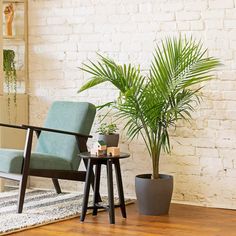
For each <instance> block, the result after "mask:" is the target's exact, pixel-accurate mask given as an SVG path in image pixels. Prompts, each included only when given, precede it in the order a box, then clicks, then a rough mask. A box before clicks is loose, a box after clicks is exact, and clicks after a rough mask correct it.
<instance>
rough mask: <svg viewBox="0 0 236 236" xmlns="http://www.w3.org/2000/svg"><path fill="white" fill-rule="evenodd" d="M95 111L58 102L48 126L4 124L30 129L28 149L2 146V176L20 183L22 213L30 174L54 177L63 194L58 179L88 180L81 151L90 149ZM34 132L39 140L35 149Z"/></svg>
mask: <svg viewBox="0 0 236 236" xmlns="http://www.w3.org/2000/svg"><path fill="white" fill-rule="evenodd" d="M95 113H96V108H95V106H94V105H93V104H91V103H87V102H65V101H57V102H54V103H53V104H52V106H51V108H50V110H49V112H48V115H47V118H46V121H45V124H44V127H36V126H30V125H22V126H16V125H8V124H0V126H5V127H9V128H16V129H25V130H26V132H27V135H26V142H25V149H24V150H14V149H0V177H2V178H7V179H13V180H17V181H19V182H20V185H19V198H18V213H21V212H22V210H23V203H24V197H25V191H26V184H27V179H28V176H39V177H46V178H51V179H52V181H53V184H54V187H55V189H56V192H57V193H61V188H60V185H59V182H58V179H68V180H76V181H85V176H86V171H78V168H79V165H80V159H79V158H78V153H79V152H86V151H87V145H86V143H87V139H88V138H90V137H91V136H89V133H90V129H91V127H92V124H93V120H94V117H95ZM34 132H35V133H36V136H37V138H38V141H37V145H36V149H35V151H33V152H32V151H31V148H32V140H33V133H34ZM85 166H87V163H86V162H85Z"/></svg>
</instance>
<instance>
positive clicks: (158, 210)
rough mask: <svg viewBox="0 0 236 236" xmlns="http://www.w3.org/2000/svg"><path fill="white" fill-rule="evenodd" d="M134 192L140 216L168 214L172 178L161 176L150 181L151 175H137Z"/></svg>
mask: <svg viewBox="0 0 236 236" xmlns="http://www.w3.org/2000/svg"><path fill="white" fill-rule="evenodd" d="M135 190H136V196H137V200H138V207H139V212H140V214H143V215H165V214H168V212H169V207H170V202H171V197H172V192H173V176H171V175H163V174H161V175H160V178H159V179H151V174H142V175H137V176H136V177H135Z"/></svg>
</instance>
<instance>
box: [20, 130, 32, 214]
mask: <svg viewBox="0 0 236 236" xmlns="http://www.w3.org/2000/svg"><path fill="white" fill-rule="evenodd" d="M32 140H33V130H32V129H27V135H26V144H25V150H24V161H23V165H22V178H21V180H20V188H19V196H18V213H22V210H23V204H24V199H25V190H26V185H27V179H28V175H29V166H30V155H31V147H32Z"/></svg>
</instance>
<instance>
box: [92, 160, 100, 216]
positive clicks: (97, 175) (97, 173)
mask: <svg viewBox="0 0 236 236" xmlns="http://www.w3.org/2000/svg"><path fill="white" fill-rule="evenodd" d="M100 176H101V164H100V163H97V164H96V167H95V181H94V195H93V207H94V209H93V215H94V216H95V215H97V211H98V209H97V207H96V203H98V202H99V197H100V195H99V186H100Z"/></svg>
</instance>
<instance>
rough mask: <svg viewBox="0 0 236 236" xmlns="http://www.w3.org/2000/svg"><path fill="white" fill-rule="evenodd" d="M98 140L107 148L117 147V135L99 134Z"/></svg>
mask: <svg viewBox="0 0 236 236" xmlns="http://www.w3.org/2000/svg"><path fill="white" fill-rule="evenodd" d="M98 140H99V141H100V140H102V141H104V143H105V144H106V145H107V147H118V143H119V134H107V135H105V134H99V135H98Z"/></svg>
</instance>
